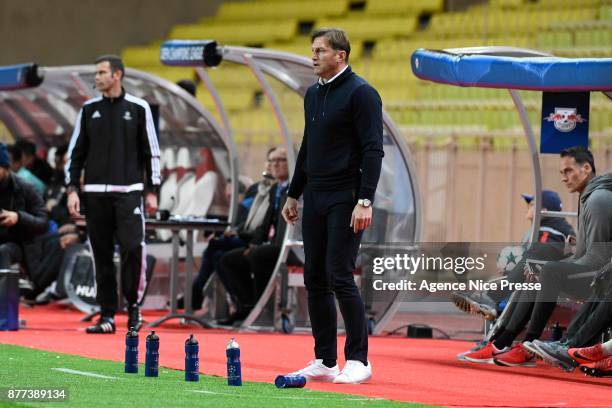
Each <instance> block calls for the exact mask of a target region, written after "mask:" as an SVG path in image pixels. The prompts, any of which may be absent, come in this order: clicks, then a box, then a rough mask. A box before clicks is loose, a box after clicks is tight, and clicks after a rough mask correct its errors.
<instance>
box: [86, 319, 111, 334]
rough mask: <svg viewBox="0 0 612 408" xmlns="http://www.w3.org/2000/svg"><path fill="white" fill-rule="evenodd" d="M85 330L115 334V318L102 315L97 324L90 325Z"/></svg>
mask: <svg viewBox="0 0 612 408" xmlns="http://www.w3.org/2000/svg"><path fill="white" fill-rule="evenodd" d="M85 332H86V333H89V334H113V333H115V320H114V319H113V318H112V317H101V318H99V319H98V321H97V322H96V324H94V325H91V326H89V327H88V328H87V329H86V330H85Z"/></svg>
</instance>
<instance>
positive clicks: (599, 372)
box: [580, 357, 612, 377]
mask: <svg viewBox="0 0 612 408" xmlns="http://www.w3.org/2000/svg"><path fill="white" fill-rule="evenodd" d="M580 370H582V372H583V373H585V374H586V375H590V376H591V377H612V357H607V358H606V359H605V360H599V361H597V362H595V363H590V364H583V365H581V366H580Z"/></svg>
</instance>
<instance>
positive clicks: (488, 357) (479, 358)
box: [463, 343, 510, 364]
mask: <svg viewBox="0 0 612 408" xmlns="http://www.w3.org/2000/svg"><path fill="white" fill-rule="evenodd" d="M508 350H510V349H509V348H508V347H504V348H503V349H502V350H498V349H497V347H495V346H494V345H493V343H489V344H487V345H486V346H484V347H483V348H481V349H480V350H476V351H473V352H471V353H468V354H466V355H464V356H463V359H464V360H466V361H471V362H472V363H487V364H493V358H494V357H495V356H496V355H498V354H501V353H505V352H506V351H508Z"/></svg>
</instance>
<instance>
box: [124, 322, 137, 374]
mask: <svg viewBox="0 0 612 408" xmlns="http://www.w3.org/2000/svg"><path fill="white" fill-rule="evenodd" d="M125 372H126V373H131V374H137V373H138V332H137V331H136V330H134V328H133V327H130V330H128V332H127V333H126V335H125Z"/></svg>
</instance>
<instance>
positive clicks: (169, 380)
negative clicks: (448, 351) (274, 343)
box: [0, 344, 425, 408]
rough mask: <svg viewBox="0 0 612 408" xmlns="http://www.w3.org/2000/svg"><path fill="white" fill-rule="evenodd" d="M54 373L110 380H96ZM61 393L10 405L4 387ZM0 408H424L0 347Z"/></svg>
mask: <svg viewBox="0 0 612 408" xmlns="http://www.w3.org/2000/svg"><path fill="white" fill-rule="evenodd" d="M53 368H62V369H69V370H76V371H81V372H87V373H95V374H98V375H104V376H109V377H114V378H112V379H107V378H95V377H88V376H84V375H77V374H73V373H66V372H61V371H57V370H53ZM8 387H11V388H13V387H14V388H19V389H25V388H28V389H33V388H44V389H54V388H65V389H67V390H68V393H69V397H68V400H67V401H63V402H29V401H28V402H17V403H16V402H8V401H7V400H6V399H5V396H6V388H8ZM0 389H4V390H3V391H4V392H3V394H4V395H2V396H0V407H56V408H62V407H87V408H92V407H101V406H104V407H110V408H119V407H180V406H189V407H194V406H201V405H204V406H212V407H253V406H261V405H262V404H267V405H268V406H271V407H291V408H298V407H307V406H308V407H311V406H318V407H325V408H327V407H348V406H351V407H356V406H364V407H392V406H408V407H424V406H425V405H419V404H404V403H399V402H395V401H389V400H382V399H375V398H367V397H363V396H357V395H347V394H336V393H324V392H318V391H312V390H309V389H308V388H303V389H282V390H279V389H277V388H276V387H275V386H274V384H266V383H256V382H247V383H244V384H243V386H242V387H229V386H228V385H227V380H226V379H225V378H221V377H214V376H204V375H200V381H199V382H186V381H185V374H184V372H183V371H179V370H171V369H167V368H163V367H160V370H159V377H157V378H149V377H145V376H144V366H142V365H141V366H140V368H139V373H138V374H125V373H124V372H123V364H122V363H121V362H116V361H106V360H95V359H90V358H85V357H79V356H72V355H67V354H58V353H51V352H46V351H41V350H35V349H29V348H24V347H17V346H9V345H3V344H0Z"/></svg>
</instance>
